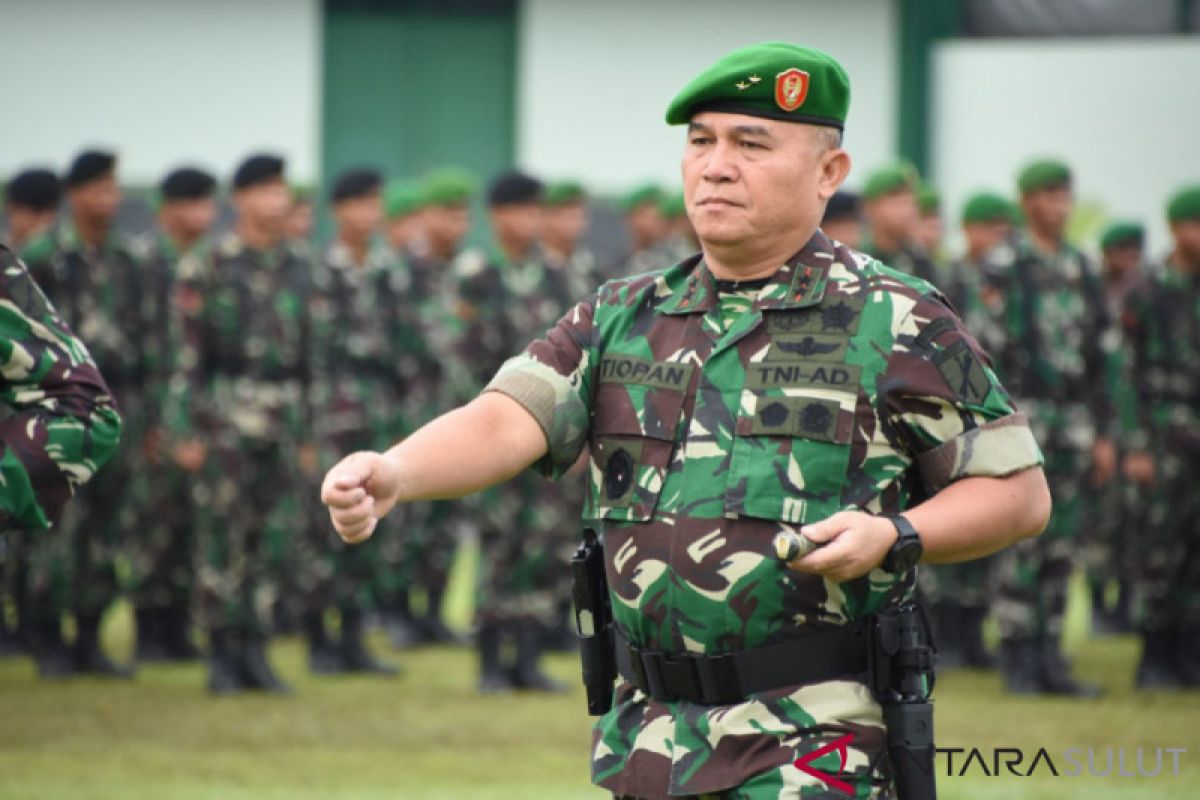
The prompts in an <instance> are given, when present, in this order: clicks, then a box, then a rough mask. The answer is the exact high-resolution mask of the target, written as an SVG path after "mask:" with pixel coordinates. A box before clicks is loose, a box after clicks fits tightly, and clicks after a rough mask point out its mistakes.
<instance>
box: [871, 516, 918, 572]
mask: <svg viewBox="0 0 1200 800" xmlns="http://www.w3.org/2000/svg"><path fill="white" fill-rule="evenodd" d="M884 517H885V518H886V519H888V520H891V523H892V524H893V525H895V526H896V533H898V534H900V536H899V538H897V539H896V543H895V544H893V545H892V549H891V550H888V552H887V555H886V556H884V557H883V564H882V565H881V566H882V567H883V568H884V569H885V570H887V571H888V572H897V573H898V572H908V571H909V570H910V569H912V568H913V567H914V566H915V565H916V563H917V562H918V561H920V560H921V554H922V553H924V552H925V547H924V546H923V545H922V544H921V535H920V534H919V533H917V529H916V528H914V527H913V526H912V523H911V522H909V521H908V520H907V519H905V518H904V517H903V516H902V515H900V514H884Z"/></svg>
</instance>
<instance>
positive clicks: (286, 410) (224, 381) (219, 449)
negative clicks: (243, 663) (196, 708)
mask: <svg viewBox="0 0 1200 800" xmlns="http://www.w3.org/2000/svg"><path fill="white" fill-rule="evenodd" d="M309 270H310V267H309V264H308V262H307V260H306V259H305V257H304V255H303V254H302V253H301V252H299V251H298V250H297V249H296V248H295V247H294V246H293V245H291V244H281V245H278V246H276V247H275V248H273V249H271V250H266V251H260V250H254V249H251V248H249V247H247V246H246V245H245V244H243V243H242V241H241V240H240V239H239V238H238V237H237V236H236V235H229V236H227V237H226V238H224V239H222V240H221V241H220V242H218V243H216V244H215V245H214V247H213V249H212V252H211V254H207V255H206V256H204V257H194V258H193V257H189V258H185V259H184V260H183V261H182V262H181V264H180V274H179V279H178V280H179V302H180V308H181V312H182V315H183V333H182V348H181V352H180V354H179V357H178V361H177V364H178V373H177V374H176V376H175V377H174V379H173V380H172V384H171V406H172V410H171V414H170V417H169V419H168V423H169V425H170V426H171V433H172V435H173V437H174V438H175V439H176V440H186V439H191V438H198V439H200V440H202V441H203V442H205V444H206V445H207V447H208V458H207V461H206V463H205V468H204V471H203V475H202V476H201V478H200V479H199V481H198V486H197V494H196V500H197V504H198V505H199V507H200V508H201V510H202V511H201V514H200V516H199V519H198V526H199V530H198V537H197V538H198V539H199V557H198V561H197V569H198V585H199V596H200V612H201V617H202V620H203V621H204V623H205V625H206V626H207V627H208V628H209V629H210V630H216V629H222V630H230V631H234V632H238V633H239V634H248V635H251V636H259V637H261V636H263V635H265V634H266V632H267V631H268V629H269V626H270V622H271V613H272V609H273V607H274V604H275V601H276V599H277V596H278V592H279V587H280V584H281V575H282V573H283V572H285V571H293V572H294V570H291V567H292V566H293V565H292V563H290V558H289V555H290V548H291V546H292V545H293V544H294V539H295V536H294V534H295V532H296V531H298V530H299V528H300V526H301V525H302V524H303V523H302V513H301V511H302V510H301V509H300V508H298V507H297V503H298V502H299V499H300V498H301V497H302V492H303V487H304V484H303V482H302V476H301V474H300V472H301V471H300V468H299V460H300V451H301V448H302V445H303V444H304V443H305V442H306V439H307V436H308V432H309V431H311V430H312V413H311V407H310V397H309V393H310V383H311V371H312V365H311V347H312V345H311V332H310V320H309V309H308V302H309V299H308V298H309V291H310V290H309Z"/></svg>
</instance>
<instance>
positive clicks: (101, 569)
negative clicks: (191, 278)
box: [24, 222, 148, 618]
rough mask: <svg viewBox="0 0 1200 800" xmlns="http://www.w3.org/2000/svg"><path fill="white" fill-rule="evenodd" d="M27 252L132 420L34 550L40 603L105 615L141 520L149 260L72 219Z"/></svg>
mask: <svg viewBox="0 0 1200 800" xmlns="http://www.w3.org/2000/svg"><path fill="white" fill-rule="evenodd" d="M24 256H25V258H26V259H27V261H28V263H29V265H30V271H31V272H32V274H33V276H34V277H35V278H36V280H37V282H38V284H39V285H40V286H41V287H42V288H43V289H44V290H45V292H46V296H47V297H48V298H49V299H50V301H51V302H52V303H53V304H54V306H55V307H56V308H57V309H58V313H59V316H60V317H61V318H62V320H63V321H64V322H65V323H66V324H67V326H68V327H69V328H70V329H71V330H73V331H75V332H76V334H77V335H78V336H79V338H80V339H82V340H83V341H84V342H86V343H87V346H88V349H89V350H90V351H91V354H92V356H93V358H94V359H95V361H96V364H97V365H98V367H99V368H100V370H101V373H102V374H103V375H104V378H105V380H106V381H107V383H108V386H109V389H110V390H111V391H112V393H113V396H114V398H115V399H116V402H117V404H118V406H119V407H120V409H121V413H122V414H123V416H124V418H125V420H126V421H127V423H126V425H125V429H124V433H125V435H124V437H123V443H122V447H121V449H120V451H119V452H118V453H117V454H115V455H114V457H113V459H112V462H111V463H110V464H109V466H108V468H107V469H106V470H104V472H103V473H101V474H100V475H99V476H98V478H97V479H96V480H94V481H91V482H89V483H88V484H87V486H86V487H84V488H83V489H82V490H81V491H80V492H79V499H78V502H76V503H72V504H71V505H70V506H68V507H67V509H66V510H65V512H64V514H63V517H62V521H61V523H60V524H59V525H58V526H57V527H56V529H55V531H54V532H53V533H51V534H49V535H47V536H44V537H41V538H39V539H38V540H37V541H36V542H35V543H34V546H33V550H32V552H31V553H30V576H29V581H30V584H29V591H30V603H31V606H32V607H34V608H36V609H38V611H39V613H42V614H45V615H46V617H47V618H49V617H50V616H51V615H57V614H60V613H62V612H64V611H68V610H69V611H72V612H73V613H75V614H76V615H79V616H81V617H99V616H100V615H101V614H102V613H103V612H104V610H105V609H106V608H108V606H109V605H111V604H112V603H113V601H115V600H116V598H117V596H118V594H119V592H120V587H119V585H118V580H117V559H118V557H119V555H120V554H121V551H122V549H123V548H124V547H125V546H126V545H127V544H128V541H129V536H130V535H131V534H132V532H133V531H134V529H135V527H136V524H137V508H136V504H135V503H134V502H132V501H131V498H130V496H129V493H128V491H127V490H128V487H129V485H130V481H131V480H132V476H133V475H134V474H135V473H136V471H137V463H138V460H139V457H140V452H139V445H140V443H141V438H142V435H143V432H144V430H143V427H142V425H141V420H142V419H144V414H145V410H146V400H147V398H146V397H145V391H144V388H145V345H146V343H147V340H148V337H147V335H146V329H145V319H144V318H143V316H142V309H143V306H142V300H141V295H142V291H143V285H142V284H143V276H142V274H141V266H140V264H139V263H138V262H137V260H136V258H135V257H134V254H133V251H132V250H131V248H130V246H129V243H127V242H126V241H125V240H124V239H123V238H122V237H121V236H120V235H119V234H118V233H116V232H113V233H112V234H110V236H109V237H108V239H107V241H106V242H105V243H104V245H103V246H102V247H100V248H99V249H98V250H93V249H92V248H90V247H88V245H87V244H85V243H84V242H83V240H82V239H81V238H80V236H79V234H78V232H77V231H76V230H75V227H74V226H73V225H72V224H71V223H69V222H66V223H63V224H61V225H60V226H59V227H58V228H57V229H56V230H54V231H52V232H50V233H49V234H47V238H45V239H43V240H42V241H40V242H35V243H32V244H30V246H29V247H27V248H26V250H25V252H24Z"/></svg>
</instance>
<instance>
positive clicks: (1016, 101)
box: [933, 36, 1200, 255]
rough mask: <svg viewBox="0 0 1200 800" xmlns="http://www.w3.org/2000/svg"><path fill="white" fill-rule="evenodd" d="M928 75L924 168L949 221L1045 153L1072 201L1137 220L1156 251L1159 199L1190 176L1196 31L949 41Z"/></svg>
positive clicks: (1195, 174) (1199, 41)
mask: <svg viewBox="0 0 1200 800" xmlns="http://www.w3.org/2000/svg"><path fill="white" fill-rule="evenodd" d="M934 74H935V80H934V87H933V91H934V121H933V130H934V139H933V156H934V158H933V166H934V175H935V179H936V182H937V183H938V184H939V186H940V187H941V188H942V190H943V193H944V194H945V196H946V200H947V201H948V206H947V207H948V209H949V210H950V213H951V214H953V217H952V218H951V219H957V215H958V212H959V209H960V208H961V204H962V201H963V200H964V198H965V197H966V196H967V195H968V194H969V193H970V192H972V191H973V190H975V189H976V188H980V187H983V188H989V187H990V188H995V189H997V190H1001V191H1005V192H1010V193H1015V191H1016V173H1017V172H1018V170H1019V169H1020V167H1021V166H1022V165H1023V164H1024V163H1026V162H1027V161H1029V160H1031V159H1032V158H1035V157H1037V156H1041V155H1054V156H1058V157H1061V158H1063V159H1064V160H1066V161H1067V162H1068V163H1070V164H1071V166H1072V167H1073V168H1074V172H1075V177H1076V194H1077V197H1078V198H1079V200H1080V201H1083V202H1086V203H1097V204H1101V205H1102V206H1103V208H1104V211H1105V213H1106V215H1108V216H1109V217H1110V218H1125V217H1132V218H1134V219H1139V220H1141V221H1143V222H1144V223H1146V224H1147V225H1148V227H1149V236H1150V241H1149V245H1150V253H1151V254H1152V255H1157V254H1160V253H1162V252H1163V251H1164V250H1165V249H1166V248H1167V246H1168V240H1167V233H1166V230H1167V229H1166V223H1165V221H1164V219H1163V217H1164V211H1163V208H1164V206H1165V204H1166V200H1167V197H1168V196H1169V195H1170V194H1171V193H1173V192H1174V191H1175V190H1176V189H1177V188H1179V187H1180V186H1182V185H1184V184H1185V183H1197V182H1200V150H1198V149H1197V142H1198V141H1200V84H1198V83H1197V81H1200V37H1195V36H1193V37H1187V38H1183V37H1180V38H1159V39H1130V40H1124V39H1117V40H1114V39H1091V40H1071V39H1059V40H1053V41H1049V40H1036V41H1034V40H989V41H956V42H951V43H946V44H943V45H941V46H939V47H938V49H937V50H936V52H935V55H934ZM1089 244H1090V243H1089Z"/></svg>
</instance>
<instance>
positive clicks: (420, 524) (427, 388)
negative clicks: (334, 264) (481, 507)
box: [377, 255, 472, 638]
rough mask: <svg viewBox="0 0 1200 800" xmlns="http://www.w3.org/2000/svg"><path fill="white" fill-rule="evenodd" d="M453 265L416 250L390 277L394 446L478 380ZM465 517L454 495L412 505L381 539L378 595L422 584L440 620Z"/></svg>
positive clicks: (429, 613) (431, 613) (433, 616)
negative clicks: (471, 371) (395, 531)
mask: <svg viewBox="0 0 1200 800" xmlns="http://www.w3.org/2000/svg"><path fill="white" fill-rule="evenodd" d="M452 270H453V266H452V265H451V264H447V263H443V262H440V261H437V260H435V259H433V258H432V257H423V256H417V255H407V256H405V257H402V258H401V259H399V260H398V261H397V262H396V263H395V264H394V265H393V267H392V277H391V279H390V280H391V282H392V284H393V285H394V291H395V293H396V295H397V296H398V297H400V298H402V300H401V302H399V303H397V304H396V305H395V306H394V307H393V308H392V309H391V311H392V314H391V317H390V320H391V321H390V324H391V326H392V327H393V329H394V330H395V331H396V332H395V333H394V334H393V335H392V341H393V347H394V349H395V355H394V357H395V359H396V364H397V367H398V373H399V374H398V379H399V381H400V384H401V386H402V391H399V392H398V394H397V397H396V404H395V406H394V411H395V421H394V427H395V429H396V433H395V435H394V436H393V438H392V441H391V442H389V443H388V446H390V445H391V444H394V443H395V440H396V439H397V438H399V437H402V436H407V435H409V434H410V433H412V432H413V431H415V430H417V429H418V428H419V427H421V426H422V425H423V424H425V423H426V422H428V421H429V420H431V419H433V417H434V416H436V415H437V414H438V413H439V411H440V409H443V408H448V407H451V406H453V405H457V404H458V403H460V402H463V401H465V400H466V399H467V398H468V397H469V396H470V394H471V390H472V387H471V381H470V379H469V377H468V375H467V372H466V369H465V367H464V366H463V365H461V364H459V363H458V359H457V357H456V352H455V349H456V347H457V346H458V344H457V343H458V337H459V336H460V334H461V332H462V330H461V329H462V325H461V322H460V320H459V319H458V317H457V316H456V309H455V299H454V297H455V295H454V290H453V287H452V284H453V275H452ZM459 517H460V506H459V504H458V503H454V502H450V501H436V502H426V503H417V504H411V505H409V506H408V507H407V508H406V509H405V528H406V530H405V535H404V536H395V537H385V538H386V541H384V542H383V543H381V545H380V548H381V555H382V556H383V561H384V564H385V566H386V569H385V571H384V572H382V573H381V574H380V576H379V579H378V581H377V594H379V595H380V596H382V597H387V598H397V597H401V596H403V597H405V598H406V597H407V595H408V592H409V590H410V589H411V588H413V587H414V586H418V585H419V586H420V587H421V588H422V589H423V590H424V592H425V597H426V606H427V608H426V620H427V622H429V623H430V624H436V623H433V622H432V621H433V620H437V619H438V618H439V615H440V611H441V609H440V604H441V599H442V596H443V595H444V594H445V591H446V584H447V582H448V581H449V577H450V567H451V564H452V563H453V561H454V552H455V549H456V548H457V539H456V537H455V535H454V532H455V530H454V529H455V527H456V526H457V524H458V521H459ZM426 627H428V625H427V626H426ZM431 633H434V632H432V631H429V630H426V631H424V632H423V634H422V635H424V636H429V635H430V634H431ZM434 638H436V637H434Z"/></svg>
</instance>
